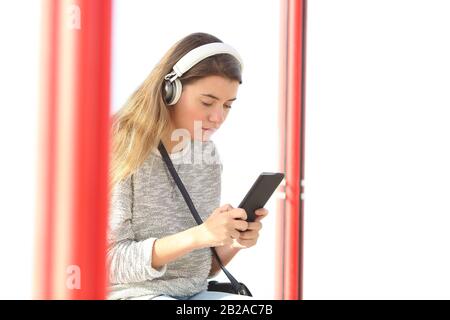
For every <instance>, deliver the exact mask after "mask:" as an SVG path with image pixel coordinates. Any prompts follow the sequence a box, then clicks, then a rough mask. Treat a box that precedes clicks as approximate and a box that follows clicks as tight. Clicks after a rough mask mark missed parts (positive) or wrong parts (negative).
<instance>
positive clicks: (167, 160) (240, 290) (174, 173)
mask: <svg viewBox="0 0 450 320" xmlns="http://www.w3.org/2000/svg"><path fill="white" fill-rule="evenodd" d="M158 150H159V152H160V153H161V155H162V157H163V159H164V162H165V163H166V165H167V168H168V169H169V171H170V174H171V175H172V177H173V179H174V180H175V182H176V184H177V186H178V188H179V189H180V191H181V194H182V195H183V198H184V200H185V201H186V204H187V205H188V207H189V210H191V213H192V215H193V216H194V219H195V221H196V222H197V224H198V225H201V224H202V223H203V220H202V218H201V217H200V215H199V214H198V212H197V210H196V209H195V207H194V204H193V203H192V200H191V198H190V196H189V194H188V192H187V191H186V188H185V187H184V184H183V182H182V181H181V179H180V177H179V176H178V173H177V171H176V170H175V168H174V167H173V163H172V160H171V159H170V157H169V155H168V154H167V150H166V148H165V147H164V145H163V144H162V143H161V142H160V143H159V145H158ZM211 251H212V253H213V255H214V257H215V258H216V259H217V262H218V263H219V265H220V268H221V269H222V271H223V272H224V273H225V275H226V276H227V277H228V279H229V280H230V282H231V285H232V286H233V288H234V290H235V291H236V292H237V293H238V294H241V295H245V294H246V291H245V288H244V287H243V286H242V285H241V284H240V283H239V282H238V281H237V280H236V279H235V278H234V277H233V276H232V275H231V273H230V272H229V271H228V270H227V269H226V268H225V267H224V265H223V264H222V261H221V260H220V258H219V255H218V254H217V251H216V249H215V248H213V247H211Z"/></svg>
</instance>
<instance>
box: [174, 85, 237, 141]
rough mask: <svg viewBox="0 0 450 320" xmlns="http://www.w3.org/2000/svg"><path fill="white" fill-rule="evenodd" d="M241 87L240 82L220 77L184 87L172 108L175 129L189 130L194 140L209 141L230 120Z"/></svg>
mask: <svg viewBox="0 0 450 320" xmlns="http://www.w3.org/2000/svg"><path fill="white" fill-rule="evenodd" d="M238 87H239V82H238V81H236V80H230V79H227V78H224V77H221V76H208V77H204V78H201V79H199V80H197V81H195V82H193V83H190V84H188V85H185V86H183V91H182V93H181V97H180V100H179V101H178V102H177V103H176V104H175V105H173V106H169V111H170V115H171V120H172V126H173V130H175V129H186V130H188V131H189V134H190V137H191V140H201V141H206V140H208V139H209V137H210V136H211V135H212V134H213V133H214V131H216V130H217V129H219V128H220V126H221V125H222V123H223V122H224V121H225V119H226V118H227V115H228V113H229V112H230V107H231V105H232V103H233V101H234V100H236V94H237V90H238ZM177 139H178V138H177Z"/></svg>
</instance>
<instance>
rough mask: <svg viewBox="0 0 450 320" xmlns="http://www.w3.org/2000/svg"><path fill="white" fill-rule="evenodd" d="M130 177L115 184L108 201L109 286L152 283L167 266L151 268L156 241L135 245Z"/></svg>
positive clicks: (150, 239) (149, 240) (151, 240)
mask: <svg viewBox="0 0 450 320" xmlns="http://www.w3.org/2000/svg"><path fill="white" fill-rule="evenodd" d="M132 200H133V175H130V176H129V177H128V178H126V179H124V180H122V181H120V182H118V183H117V184H116V185H115V186H114V188H113V190H112V192H111V199H110V213H109V224H108V250H107V264H108V270H109V282H110V283H112V284H118V283H132V282H143V281H146V280H152V279H155V278H158V277H161V276H163V275H164V273H165V272H166V270H167V265H164V266H162V267H161V268H160V269H154V268H152V251H153V245H154V243H155V240H156V238H152V237H150V238H148V239H145V240H142V241H136V239H135V234H134V232H133V230H132V227H131V221H132V218H133V217H132V210H133V208H132Z"/></svg>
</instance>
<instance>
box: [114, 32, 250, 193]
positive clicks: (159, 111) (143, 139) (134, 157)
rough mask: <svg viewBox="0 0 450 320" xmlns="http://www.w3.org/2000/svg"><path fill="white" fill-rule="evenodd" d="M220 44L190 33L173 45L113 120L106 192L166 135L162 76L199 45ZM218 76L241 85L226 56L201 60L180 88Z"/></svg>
mask: <svg viewBox="0 0 450 320" xmlns="http://www.w3.org/2000/svg"><path fill="white" fill-rule="evenodd" d="M211 42H222V41H221V40H220V39H218V38H216V37H214V36H213V35H210V34H207V33H192V34H190V35H188V36H186V37H184V38H183V39H181V40H179V41H178V42H176V43H175V44H174V45H173V46H172V47H171V48H170V49H169V51H168V52H167V53H166V54H165V55H164V56H163V57H162V59H161V60H160V61H159V62H158V63H157V64H156V66H155V67H154V68H153V70H152V71H151V72H150V74H149V75H148V76H147V78H146V79H145V80H144V82H143V83H142V84H141V85H140V86H139V87H138V88H137V89H136V91H135V92H134V93H133V94H132V95H131V96H130V97H129V98H128V100H127V101H126V103H125V105H123V106H122V108H121V109H120V110H119V111H118V112H116V113H115V114H114V115H113V117H112V126H111V132H110V134H111V140H112V141H111V142H112V145H111V157H110V172H109V191H111V188H112V187H114V185H115V184H116V183H118V182H120V181H122V180H124V179H125V178H127V177H128V176H129V175H131V174H133V173H134V172H135V170H137V169H138V168H139V167H140V165H141V164H142V163H143V162H144V160H145V159H146V158H147V157H148V156H149V154H150V152H151V151H152V149H153V148H156V147H157V146H158V144H159V141H160V140H161V138H162V137H163V136H165V135H167V134H170V133H169V132H168V130H169V124H170V114H169V111H168V109H167V108H171V107H173V106H167V105H166V104H165V102H164V99H163V92H164V91H163V88H164V76H165V75H166V74H168V73H170V72H171V71H172V68H173V66H174V65H175V64H176V63H177V62H178V60H180V59H181V57H183V56H184V55H185V54H186V53H188V52H189V51H191V50H192V49H195V48H197V47H199V46H201V45H204V44H208V43H211ZM211 75H217V76H222V77H225V78H228V79H230V80H237V81H239V83H242V79H241V67H240V64H239V61H238V60H237V59H236V58H235V57H233V56H232V55H229V54H217V55H213V56H210V57H208V58H205V59H203V60H201V61H200V62H199V63H197V64H196V65H194V66H193V67H192V68H191V69H189V70H188V71H187V72H186V73H185V74H183V75H182V76H181V77H180V81H181V83H182V85H187V84H189V83H193V82H195V81H196V80H198V79H200V78H202V77H206V76H211Z"/></svg>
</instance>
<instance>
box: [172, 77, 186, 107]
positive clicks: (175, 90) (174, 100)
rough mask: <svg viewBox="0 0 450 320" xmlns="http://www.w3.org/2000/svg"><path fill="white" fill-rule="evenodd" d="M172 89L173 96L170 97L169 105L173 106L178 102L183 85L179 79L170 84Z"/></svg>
mask: <svg viewBox="0 0 450 320" xmlns="http://www.w3.org/2000/svg"><path fill="white" fill-rule="evenodd" d="M172 88H173V95H172V101H170V103H169V104H170V105H173V104H175V103H177V102H178V100H180V97H181V92H182V91H183V85H182V84H181V81H180V79H178V78H177V79H175V81H174V82H173V83H172Z"/></svg>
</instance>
